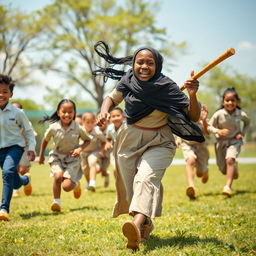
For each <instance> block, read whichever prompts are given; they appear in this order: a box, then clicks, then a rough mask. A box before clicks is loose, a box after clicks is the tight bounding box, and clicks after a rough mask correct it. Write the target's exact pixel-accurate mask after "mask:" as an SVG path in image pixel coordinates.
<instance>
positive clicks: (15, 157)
mask: <svg viewBox="0 0 256 256" xmlns="http://www.w3.org/2000/svg"><path fill="white" fill-rule="evenodd" d="M14 86H15V84H14V82H13V81H12V79H11V77H9V76H6V75H2V74H0V131H1V132H0V167H1V169H2V178H3V190H2V202H1V206H0V220H10V218H9V210H10V202H11V198H12V192H13V189H14V188H15V189H17V188H20V187H21V186H28V187H29V186H31V184H30V177H29V175H24V176H22V177H20V176H19V174H18V171H17V168H16V167H17V165H18V163H19V161H20V159H21V157H22V154H23V152H24V146H25V140H24V137H23V136H22V134H21V132H22V131H23V130H24V135H25V138H26V139H27V141H28V159H29V160H30V161H33V160H34V159H35V144H36V141H35V136H34V132H33V129H32V127H31V125H30V124H29V120H28V119H27V117H26V115H25V114H24V112H22V111H21V110H20V109H18V108H16V107H14V106H12V105H11V104H10V103H9V99H10V98H11V97H12V95H13V88H14Z"/></svg>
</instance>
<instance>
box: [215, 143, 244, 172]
mask: <svg viewBox="0 0 256 256" xmlns="http://www.w3.org/2000/svg"><path fill="white" fill-rule="evenodd" d="M242 145H243V141H242V140H236V139H232V140H218V141H217V142H216V143H215V153H216V162H217V165H218V168H219V170H220V171H221V172H222V173H224V174H225V173H226V159H228V158H233V159H237V157H238V155H239V153H240V151H241V146H242Z"/></svg>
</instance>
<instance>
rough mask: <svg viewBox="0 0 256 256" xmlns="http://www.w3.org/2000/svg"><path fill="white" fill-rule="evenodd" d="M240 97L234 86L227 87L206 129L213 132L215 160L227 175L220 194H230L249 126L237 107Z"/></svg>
mask: <svg viewBox="0 0 256 256" xmlns="http://www.w3.org/2000/svg"><path fill="white" fill-rule="evenodd" d="M239 103H240V98H239V96H238V94H237V92H236V90H235V89H234V88H227V89H226V90H225V91H224V93H223V96H222V106H221V108H220V109H219V110H217V111H216V112H215V113H214V114H213V116H212V117H211V119H210V121H209V123H208V131H209V132H210V133H214V134H215V136H216V139H217V142H216V143H215V153H216V161H217V165H218V167H219V169H220V171H221V172H222V173H223V174H225V175H227V181H226V185H225V186H224V188H223V191H222V194H223V195H226V196H231V195H232V190H231V186H232V183H233V179H237V178H238V171H237V161H236V159H237V157H238V155H239V153H240V150H241V146H242V144H243V138H244V135H245V133H246V131H247V129H248V126H249V123H250V121H249V118H248V117H247V115H246V113H245V112H244V111H242V110H241V109H240V107H239Z"/></svg>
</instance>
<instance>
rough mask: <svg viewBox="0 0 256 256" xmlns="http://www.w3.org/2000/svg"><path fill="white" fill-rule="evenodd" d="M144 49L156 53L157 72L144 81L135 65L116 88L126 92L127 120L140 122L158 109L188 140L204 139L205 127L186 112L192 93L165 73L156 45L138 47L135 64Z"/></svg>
mask: <svg viewBox="0 0 256 256" xmlns="http://www.w3.org/2000/svg"><path fill="white" fill-rule="evenodd" d="M141 50H149V51H150V52H151V53H152V54H153V57H154V59H155V63H156V72H155V75H154V76H153V77H152V78H151V79H150V80H149V81H146V82H144V81H140V80H139V79H137V77H136V76H135V74H134V72H133V69H129V70H128V71H127V72H126V74H125V75H124V76H123V77H122V79H121V81H120V83H119V84H118V85H117V88H116V89H117V90H118V91H121V92H122V93H123V97H124V100H125V110H124V113H125V116H126V118H127V123H128V124H133V123H136V122H137V121H139V120H140V119H142V118H143V117H145V116H147V115H149V114H150V113H151V112H153V111H154V110H155V109H157V110H159V111H162V112H165V113H168V114H169V117H168V124H169V126H170V127H171V129H172V132H173V133H174V134H176V135H177V136H180V137H181V138H184V139H186V140H194V141H198V142H202V141H204V137H203V135H202V131H201V129H200V128H199V127H198V126H197V125H196V124H195V123H193V122H192V121H191V120H190V119H189V118H188V116H187V115H186V113H185V112H184V109H185V108H186V107H188V105H189V99H188V97H187V96H186V95H185V94H184V93H183V92H182V91H181V90H180V89H179V87H178V86H177V84H176V83H175V82H174V81H173V80H171V79H170V78H169V77H167V76H165V75H163V74H162V73H161V71H162V64H163V57H162V55H161V54H160V53H159V52H158V51H157V50H155V49H153V48H150V47H142V48H139V49H138V50H137V51H135V53H134V55H133V61H132V65H133V66H134V62H135V58H136V55H137V54H138V53H139V52H140V51H141Z"/></svg>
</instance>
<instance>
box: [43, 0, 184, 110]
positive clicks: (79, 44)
mask: <svg viewBox="0 0 256 256" xmlns="http://www.w3.org/2000/svg"><path fill="white" fill-rule="evenodd" d="M156 8H158V7H157V4H156V2H150V1H143V0H127V1H117V0H93V1H92V0H77V1H72V0H55V1H54V2H53V4H51V5H48V6H47V7H46V8H45V9H44V10H43V11H42V12H41V22H42V23H47V22H48V21H49V20H50V21H51V22H48V23H47V28H48V34H47V41H46V44H45V47H46V48H45V49H46V50H47V51H48V54H46V58H45V60H44V61H43V62H42V65H41V68H42V69H44V70H51V71H54V72H58V73H59V74H61V75H63V76H64V77H65V78H66V79H67V80H68V84H69V88H71V87H70V86H71V85H79V86H80V87H81V88H82V89H83V90H84V92H86V93H87V94H88V95H89V96H90V97H91V98H92V100H93V101H95V102H96V103H97V105H98V106H100V105H101V103H102V101H103V97H104V94H105V93H106V91H107V87H106V84H105V83H104V82H103V81H102V78H101V77H94V76H93V75H92V71H93V70H95V69H97V65H100V66H103V65H105V64H103V63H102V60H101V59H100V58H99V57H98V56H97V54H96V53H95V52H94V44H95V43H96V42H97V41H99V40H103V41H106V42H107V43H108V44H109V46H110V48H111V53H112V54H114V55H119V56H126V55H130V54H131V51H132V49H133V48H134V47H135V46H136V47H137V46H139V45H154V46H156V44H158V46H159V47H158V48H159V49H160V48H161V49H162V50H163V51H164V53H165V54H168V55H169V56H170V55H172V54H174V50H175V49H178V48H184V47H185V44H184V43H182V44H181V45H178V44H173V43H171V42H169V41H168V40H167V36H166V33H165V29H164V28H157V26H156V21H155V16H154V13H155V10H156ZM49 52H50V54H49Z"/></svg>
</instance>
